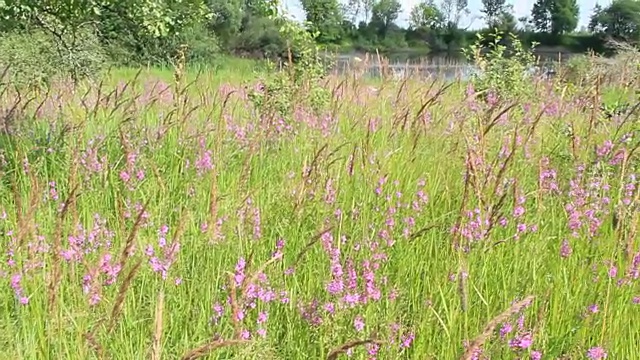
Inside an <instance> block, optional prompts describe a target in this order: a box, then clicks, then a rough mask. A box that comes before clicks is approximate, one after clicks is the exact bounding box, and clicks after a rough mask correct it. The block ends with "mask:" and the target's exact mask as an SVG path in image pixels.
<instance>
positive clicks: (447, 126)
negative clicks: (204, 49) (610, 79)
mask: <svg viewBox="0 0 640 360" xmlns="http://www.w3.org/2000/svg"><path fill="white" fill-rule="evenodd" d="M236 64H237V63H236V62H232V63H227V65H226V67H220V70H219V71H203V72H202V73H201V75H200V76H199V77H197V78H196V77H195V73H196V72H195V71H190V70H189V71H187V74H188V76H187V77H186V79H185V80H184V81H182V82H180V83H179V84H178V85H176V84H174V83H173V80H172V72H170V71H168V70H144V71H142V72H141V73H140V75H139V76H138V78H137V79H136V81H135V82H133V80H132V79H133V77H134V75H135V74H136V71H134V70H130V69H120V70H115V71H114V72H112V73H111V74H110V75H109V77H108V81H105V82H104V84H103V86H102V88H100V87H99V86H98V85H97V84H94V85H88V84H80V85H77V87H74V86H71V85H64V84H60V85H58V86H56V87H55V88H54V89H53V90H52V91H51V93H50V94H49V96H47V97H45V96H44V95H43V94H42V93H40V94H37V95H35V97H34V99H35V100H34V101H32V102H30V103H26V100H21V104H20V106H18V107H16V108H20V109H23V110H22V111H20V112H19V113H17V114H18V115H19V116H16V117H15V120H16V121H17V122H19V124H18V125H19V126H18V127H20V126H21V127H22V130H21V131H22V135H3V137H2V143H1V146H2V151H3V156H2V177H1V179H2V183H1V184H0V199H1V201H0V204H1V208H0V214H1V215H2V216H1V219H0V229H1V236H2V241H0V248H1V250H2V252H1V253H2V255H1V256H2V263H1V264H0V281H1V282H0V284H1V285H0V294H1V296H2V299H3V300H2V301H1V302H0V345H1V346H0V355H1V357H2V358H10V359H43V358H45V359H48V358H51V359H58V358H65V359H91V358H112V359H143V358H149V357H152V358H153V359H160V358H167V359H173V358H182V359H195V358H198V357H200V356H209V357H208V358H211V359H231V358H238V359H303V358H309V359H318V358H329V359H330V358H333V357H332V356H337V354H338V353H340V352H346V353H348V354H350V355H351V356H352V358H357V359H364V358H379V359H454V358H460V357H461V356H462V355H463V352H464V351H465V350H466V351H468V352H469V353H470V354H469V357H468V358H473V357H472V355H473V356H476V358H483V356H484V357H486V358H492V359H502V358H505V359H506V358H516V357H519V358H522V359H527V358H531V359H539V358H545V359H547V358H549V359H552V358H553V359H555V358H561V357H563V358H570V359H577V358H584V357H586V356H587V354H591V355H592V358H594V359H595V358H597V357H596V355H597V354H596V352H597V351H600V350H602V351H605V352H607V353H608V355H609V357H610V358H613V359H632V358H634V356H635V355H634V354H636V353H637V349H636V346H635V344H636V343H638V341H640V339H639V335H638V332H637V331H636V327H635V325H634V324H635V323H636V321H637V320H639V319H640V317H639V315H638V314H639V312H638V307H639V306H640V304H639V303H640V289H639V288H638V274H640V272H639V269H640V260H639V259H640V253H639V252H638V251H639V247H638V243H637V240H636V236H635V235H636V230H637V228H636V225H637V222H638V215H637V212H634V211H632V209H633V208H634V207H635V206H636V203H637V201H638V196H640V195H638V194H640V193H639V192H638V191H637V185H638V184H637V179H636V177H637V171H638V168H637V161H636V160H635V157H634V155H633V154H634V152H633V150H634V149H635V147H636V143H637V140H636V139H635V138H629V139H624V138H623V139H622V140H624V141H621V137H623V136H624V135H625V134H627V133H631V132H632V131H633V126H634V125H633V122H631V121H623V120H624V117H614V118H613V119H605V118H603V117H601V115H600V114H599V113H598V112H597V105H596V106H595V108H596V110H593V109H592V108H593V106H592V105H593V104H598V103H599V101H600V100H601V94H599V93H597V92H594V89H593V88H591V87H589V86H586V85H585V86H583V87H580V88H576V89H574V90H572V91H563V89H562V88H561V87H554V86H553V84H549V83H543V82H541V83H540V84H539V86H538V87H537V89H538V90H537V91H538V93H536V94H535V96H532V97H531V98H530V99H528V100H527V99H521V100H519V102H518V103H517V104H515V106H514V107H509V104H508V103H509V102H510V100H513V99H506V100H505V101H504V103H500V102H499V103H496V104H487V103H485V102H481V101H480V100H478V99H475V98H473V97H469V94H470V92H469V89H468V88H467V85H466V84H461V83H456V84H453V85H452V86H450V87H448V88H446V89H444V88H442V86H443V85H442V84H431V83H429V82H425V81H422V80H407V81H405V82H388V83H383V84H380V85H379V86H376V87H373V86H370V85H368V84H363V83H361V82H359V81H357V80H353V78H350V79H341V78H334V79H329V81H328V82H327V84H326V86H327V87H330V88H331V89H333V94H334V100H333V102H334V103H333V105H332V106H331V107H330V108H331V109H332V110H331V112H328V113H322V114H313V113H312V112H310V111H308V109H305V108H298V109H297V110H296V111H295V113H294V115H293V116H292V117H291V118H290V119H281V118H265V117H260V116H259V114H258V113H257V112H256V111H255V109H254V108H253V106H252V103H251V101H250V98H251V97H250V91H251V90H252V89H254V88H257V87H256V86H254V85H255V84H252V85H251V86H243V85H244V84H243V82H244V81H245V80H249V79H251V78H252V76H255V75H253V74H254V73H253V65H251V66H245V67H244V68H243V69H244V70H242V71H240V70H239V69H237V68H236V69H234V68H233V66H235V65H236ZM225 69H226V70H225ZM190 82H192V84H191V86H189V87H188V88H184V86H185V84H187V83H190ZM440 89H442V91H439V90H440ZM29 98H30V97H28V96H25V95H24V94H21V96H20V98H19V97H18V96H17V94H16V93H15V92H13V91H11V90H9V91H7V92H4V93H3V95H2V103H3V104H4V105H3V107H4V108H7V109H10V108H11V106H12V104H15V103H17V102H18V99H29ZM503 109H507V110H506V111H504V112H503V111H502V110H503ZM634 116H635V118H637V115H634ZM594 149H595V150H594ZM358 341H361V342H358ZM472 343H473V346H472V345H471V344H472ZM207 354H210V355H207ZM474 354H475V355H474Z"/></svg>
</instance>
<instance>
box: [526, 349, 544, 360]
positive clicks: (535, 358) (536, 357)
mask: <svg viewBox="0 0 640 360" xmlns="http://www.w3.org/2000/svg"><path fill="white" fill-rule="evenodd" d="M529 359H530V360H541V359H542V353H541V352H540V351H537V350H534V351H532V352H531V354H530V355H529Z"/></svg>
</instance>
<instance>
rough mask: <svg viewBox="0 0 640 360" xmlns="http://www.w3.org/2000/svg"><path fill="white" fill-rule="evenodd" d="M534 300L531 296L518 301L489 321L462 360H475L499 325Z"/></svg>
mask: <svg viewBox="0 0 640 360" xmlns="http://www.w3.org/2000/svg"><path fill="white" fill-rule="evenodd" d="M534 298H535V297H534V296H533V295H529V296H527V297H526V298H524V300H521V301H518V302H517V303H514V304H513V305H511V306H510V307H509V308H508V309H507V310H505V311H504V312H503V313H502V314H500V315H498V316H496V317H495V318H493V319H491V321H489V322H488V323H487V325H486V326H485V328H484V331H482V333H481V334H480V335H478V336H476V338H475V339H473V341H472V342H471V344H469V347H468V348H467V350H466V351H465V352H464V354H463V355H462V357H461V358H460V359H461V360H471V359H473V355H474V353H475V352H476V350H478V349H479V348H481V347H482V346H483V345H484V344H485V342H486V341H487V340H489V338H491V335H492V334H493V332H494V331H495V329H496V327H497V326H498V325H499V324H501V323H503V322H505V321H506V320H507V319H509V318H510V317H511V316H513V315H515V314H517V313H519V312H520V311H522V309H524V308H525V307H527V306H529V305H530V304H531V302H532V301H533V299H534Z"/></svg>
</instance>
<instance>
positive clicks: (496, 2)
mask: <svg viewBox="0 0 640 360" xmlns="http://www.w3.org/2000/svg"><path fill="white" fill-rule="evenodd" d="M505 4H506V0H482V10H480V11H481V12H482V13H483V14H484V17H485V20H486V22H487V25H488V26H489V27H490V28H493V27H496V26H497V24H498V22H499V19H500V17H502V16H503V14H504V12H505V11H506V9H505Z"/></svg>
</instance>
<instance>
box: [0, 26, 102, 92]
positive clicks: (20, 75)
mask: <svg viewBox="0 0 640 360" xmlns="http://www.w3.org/2000/svg"><path fill="white" fill-rule="evenodd" d="M106 62H107V57H106V54H105V52H104V51H103V49H102V48H101V46H100V43H99V41H98V38H97V37H96V36H95V35H94V34H93V33H91V32H90V31H88V30H83V31H80V32H79V33H78V34H77V35H76V36H73V37H72V36H71V35H69V34H66V35H64V36H62V37H61V38H56V37H54V36H53V35H51V34H49V33H46V32H42V31H33V32H16V33H8V34H5V35H4V36H2V38H1V39H0V67H2V68H3V69H6V67H9V70H8V73H7V77H6V78H5V79H4V80H5V81H8V82H9V83H11V84H13V85H16V86H29V87H34V86H35V87H38V86H44V85H46V84H47V83H49V82H50V81H51V80H52V79H53V78H54V77H57V76H61V77H72V78H74V79H76V80H78V79H81V78H86V77H92V76H94V75H96V74H97V73H98V72H99V71H100V70H101V69H102V68H103V67H104V66H105V64H106Z"/></svg>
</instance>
